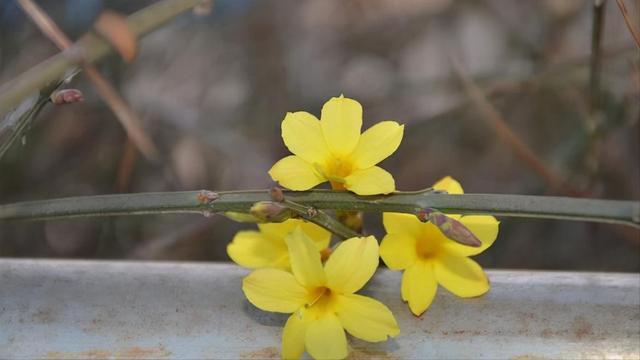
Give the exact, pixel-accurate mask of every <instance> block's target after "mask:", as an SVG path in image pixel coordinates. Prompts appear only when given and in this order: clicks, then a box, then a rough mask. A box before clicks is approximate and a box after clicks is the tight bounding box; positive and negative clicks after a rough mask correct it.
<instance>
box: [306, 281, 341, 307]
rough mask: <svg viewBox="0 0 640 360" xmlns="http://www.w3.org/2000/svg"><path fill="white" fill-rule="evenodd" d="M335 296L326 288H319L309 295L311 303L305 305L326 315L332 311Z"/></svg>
mask: <svg viewBox="0 0 640 360" xmlns="http://www.w3.org/2000/svg"><path fill="white" fill-rule="evenodd" d="M333 298H334V296H333V293H332V292H331V289H329V288H328V287H326V286H319V287H317V288H315V289H313V290H312V291H311V292H310V293H309V297H308V299H309V302H307V304H306V305H305V306H306V307H307V308H313V309H314V310H316V311H317V312H318V313H324V312H326V311H330V310H331V309H332V307H331V303H332V300H333Z"/></svg>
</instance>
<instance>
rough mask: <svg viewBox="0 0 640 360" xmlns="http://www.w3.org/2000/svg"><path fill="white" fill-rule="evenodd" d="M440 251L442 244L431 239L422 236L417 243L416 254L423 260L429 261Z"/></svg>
mask: <svg viewBox="0 0 640 360" xmlns="http://www.w3.org/2000/svg"><path fill="white" fill-rule="evenodd" d="M439 249H440V243H439V242H437V241H434V239H433V238H431V237H426V236H422V237H420V238H418V241H416V252H417V253H418V256H419V257H420V258H422V259H428V258H431V257H433V256H435V255H436V253H437V252H438V250H439Z"/></svg>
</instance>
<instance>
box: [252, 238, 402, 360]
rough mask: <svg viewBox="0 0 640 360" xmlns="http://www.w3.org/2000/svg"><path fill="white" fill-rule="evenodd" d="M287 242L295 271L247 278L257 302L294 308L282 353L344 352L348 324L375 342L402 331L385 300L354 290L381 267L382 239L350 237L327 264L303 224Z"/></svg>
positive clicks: (318, 354) (264, 307)
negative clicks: (377, 240) (305, 231)
mask: <svg viewBox="0 0 640 360" xmlns="http://www.w3.org/2000/svg"><path fill="white" fill-rule="evenodd" d="M286 242H287V246H288V248H289V257H290V259H291V270H292V273H289V272H286V271H283V270H278V269H259V270H255V271H254V272H252V273H251V274H249V276H247V277H246V278H244V280H243V282H242V290H243V291H244V293H245V295H246V296H247V299H249V301H250V302H251V303H252V304H253V305H255V306H257V307H258V308H260V309H262V310H266V311H274V312H280V313H293V314H292V315H291V316H290V317H289V319H288V320H287V323H286V325H285V326H284V330H283V334H282V357H283V358H286V359H290V358H296V359H297V358H299V357H300V356H301V355H302V354H303V353H304V350H305V348H306V350H307V352H308V353H309V354H310V355H311V356H313V357H314V358H321V359H341V358H345V357H346V356H347V353H348V350H347V338H346V335H345V330H346V331H348V332H349V333H350V334H351V335H353V336H355V337H357V338H360V339H363V340H366V341H372V342H378V341H384V340H386V339H387V336H396V335H397V334H398V333H399V332H400V329H399V328H398V324H397V323H396V320H395V318H394V317H393V314H392V313H391V311H390V310H389V309H388V308H387V307H386V306H385V305H383V304H382V303H380V302H378V301H376V300H374V299H371V298H369V297H366V296H362V295H358V294H354V293H355V292H356V291H358V290H360V289H361V288H362V287H363V286H364V285H365V283H366V282H367V281H369V279H370V278H371V277H372V276H373V273H374V272H375V271H376V268H377V267H378V243H377V242H376V239H375V238H374V237H373V236H369V237H361V238H351V239H349V240H345V241H344V242H342V243H341V244H340V245H339V246H338V248H337V249H336V250H335V252H333V254H332V255H331V257H330V258H329V260H327V262H326V264H325V265H324V267H323V265H322V262H321V261H320V254H319V253H318V251H317V248H316V246H315V245H314V243H313V242H312V241H311V239H309V237H308V236H307V235H306V234H305V233H304V232H303V231H302V230H301V229H299V228H297V229H295V230H294V231H293V232H292V233H291V234H290V235H289V236H287V237H286Z"/></svg>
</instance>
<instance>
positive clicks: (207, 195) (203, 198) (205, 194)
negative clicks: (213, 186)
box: [198, 190, 220, 204]
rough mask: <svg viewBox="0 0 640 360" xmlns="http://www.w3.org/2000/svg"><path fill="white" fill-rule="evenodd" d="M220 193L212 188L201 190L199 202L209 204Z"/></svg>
mask: <svg viewBox="0 0 640 360" xmlns="http://www.w3.org/2000/svg"><path fill="white" fill-rule="evenodd" d="M219 197H220V195H218V193H216V192H214V191H210V190H200V192H199V193H198V202H199V203H201V204H209V203H211V202H213V201H214V200H216V199H217V198H219Z"/></svg>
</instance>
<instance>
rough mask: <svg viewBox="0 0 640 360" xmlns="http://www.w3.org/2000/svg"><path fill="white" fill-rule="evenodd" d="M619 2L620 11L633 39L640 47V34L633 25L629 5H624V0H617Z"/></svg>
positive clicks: (639, 47)
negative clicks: (628, 9)
mask: <svg viewBox="0 0 640 360" xmlns="http://www.w3.org/2000/svg"><path fill="white" fill-rule="evenodd" d="M616 3H617V4H618V8H620V12H621V13H622V17H623V18H624V22H625V24H627V28H628V29H629V32H630V33H631V36H632V37H633V40H634V41H635V42H636V46H637V47H638V49H640V35H639V34H638V31H637V30H636V28H635V27H633V23H632V22H631V19H630V16H629V12H628V11H627V7H626V6H625V5H624V0H616Z"/></svg>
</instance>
